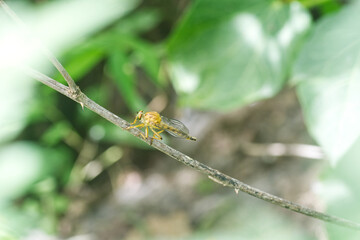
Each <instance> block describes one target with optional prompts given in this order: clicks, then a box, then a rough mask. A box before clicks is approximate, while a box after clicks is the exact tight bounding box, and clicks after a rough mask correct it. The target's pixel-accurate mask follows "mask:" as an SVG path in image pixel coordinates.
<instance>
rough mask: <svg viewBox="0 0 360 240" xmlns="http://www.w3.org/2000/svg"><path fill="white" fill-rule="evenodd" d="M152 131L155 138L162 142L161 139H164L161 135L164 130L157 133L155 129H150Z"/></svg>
mask: <svg viewBox="0 0 360 240" xmlns="http://www.w3.org/2000/svg"><path fill="white" fill-rule="evenodd" d="M150 130H151V131H152V132H153V133H154V135H153V138H155V139H157V140H161V139H162V137H161V136H160V134H159V133H162V132H163V131H164V130H160V131H158V132H156V131H155V130H154V128H152V127H150Z"/></svg>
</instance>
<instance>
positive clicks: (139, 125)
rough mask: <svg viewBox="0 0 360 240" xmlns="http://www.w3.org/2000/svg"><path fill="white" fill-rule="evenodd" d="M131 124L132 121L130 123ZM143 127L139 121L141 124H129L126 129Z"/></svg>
mask: <svg viewBox="0 0 360 240" xmlns="http://www.w3.org/2000/svg"><path fill="white" fill-rule="evenodd" d="M132 124H133V123H132ZM143 127H144V124H143V123H141V124H138V125H135V126H130V127H127V128H126V129H130V128H143Z"/></svg>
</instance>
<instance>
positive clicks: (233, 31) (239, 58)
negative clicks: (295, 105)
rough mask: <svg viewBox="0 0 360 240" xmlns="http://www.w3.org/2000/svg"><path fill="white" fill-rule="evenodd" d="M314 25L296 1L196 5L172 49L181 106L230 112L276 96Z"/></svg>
mask: <svg viewBox="0 0 360 240" xmlns="http://www.w3.org/2000/svg"><path fill="white" fill-rule="evenodd" d="M309 25H310V17H309V14H308V13H307V12H306V11H305V10H304V9H303V8H302V7H301V5H300V4H299V3H297V2H293V3H289V4H284V3H282V2H280V1H266V0H256V1H254V0H245V1H238V0H224V1H217V0H199V1H195V2H194V3H193V5H192V6H191V7H190V9H189V11H188V13H187V15H186V16H185V17H184V19H183V20H182V22H181V23H180V25H179V27H178V28H177V29H176V30H175V32H174V33H173V35H172V38H171V39H170V42H169V46H168V51H169V56H170V74H171V77H172V78H171V80H172V82H173V84H174V87H175V90H176V91H177V93H178V94H179V95H180V99H179V100H180V103H181V104H183V105H187V106H191V107H196V108H203V109H219V110H230V109H234V108H237V107H240V106H242V105H244V104H248V103H251V102H253V101H256V100H259V99H262V98H267V97H271V96H273V95H274V94H276V93H277V92H278V91H279V90H280V89H281V88H282V86H283V84H284V82H285V78H286V76H287V74H288V72H289V67H290V66H291V60H292V59H293V55H294V52H295V50H296V49H297V48H298V46H299V43H300V42H299V41H300V40H301V39H302V37H303V35H304V33H305V32H306V30H307V29H308V27H309Z"/></svg>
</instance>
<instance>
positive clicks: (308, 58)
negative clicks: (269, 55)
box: [293, 2, 360, 164]
mask: <svg viewBox="0 0 360 240" xmlns="http://www.w3.org/2000/svg"><path fill="white" fill-rule="evenodd" d="M359 11H360V3H359V2H357V3H354V4H352V5H349V6H347V7H345V8H343V9H342V10H341V11H339V12H338V13H336V14H334V15H332V16H329V17H327V18H326V19H324V20H323V21H321V22H319V24H318V25H317V26H316V28H315V29H314V32H313V33H312V35H311V36H310V39H309V41H308V42H307V44H306V45H305V46H304V48H303V50H302V52H301V54H300V56H299V58H298V60H297V62H296V65H295V68H294V76H293V78H294V82H295V83H298V86H297V93H298V96H299V99H300V102H301V105H302V108H303V112H304V115H305V119H306V123H307V126H308V128H309V130H310V133H311V134H312V136H313V137H314V138H315V139H316V140H317V142H318V143H319V144H320V145H321V146H322V147H323V149H324V151H325V152H326V153H327V155H328V157H329V158H330V160H331V162H332V163H333V164H335V163H336V162H337V161H338V160H339V159H340V158H341V157H342V156H343V155H344V154H345V153H346V152H347V151H348V149H349V148H350V147H351V146H352V144H353V143H354V142H355V141H356V140H357V139H358V138H359V136H360V124H359V122H360V110H359V106H360V94H359V93H360V41H359V39H360V29H359V27H358V25H357V22H358V20H359V21H360V15H359V14H358V13H359Z"/></svg>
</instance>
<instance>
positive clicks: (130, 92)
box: [108, 50, 145, 112]
mask: <svg viewBox="0 0 360 240" xmlns="http://www.w3.org/2000/svg"><path fill="white" fill-rule="evenodd" d="M108 68H109V73H110V75H111V76H112V78H113V79H114V81H115V83H116V85H117V86H118V89H119V91H120V92H121V94H122V96H123V99H124V101H125V102H126V105H127V106H128V107H129V108H130V109H131V111H133V112H136V111H139V109H143V108H144V107H145V103H144V101H143V100H142V98H141V97H140V95H139V94H138V93H137V90H136V84H135V75H134V66H133V65H132V64H131V63H130V62H129V61H128V58H127V57H126V56H125V55H124V53H123V52H122V51H121V50H120V51H119V50H115V51H114V52H113V53H112V54H111V56H110V57H109V63H108Z"/></svg>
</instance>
